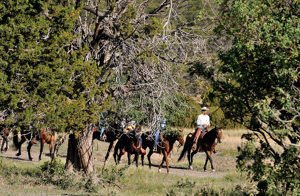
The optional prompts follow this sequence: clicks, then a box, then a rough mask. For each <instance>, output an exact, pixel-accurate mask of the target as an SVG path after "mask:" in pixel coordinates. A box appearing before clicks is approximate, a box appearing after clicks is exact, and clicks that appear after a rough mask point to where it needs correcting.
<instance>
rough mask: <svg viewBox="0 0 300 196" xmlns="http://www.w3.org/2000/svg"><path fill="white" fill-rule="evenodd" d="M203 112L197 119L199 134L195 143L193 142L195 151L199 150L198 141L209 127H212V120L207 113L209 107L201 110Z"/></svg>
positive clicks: (196, 135) (195, 138)
mask: <svg viewBox="0 0 300 196" xmlns="http://www.w3.org/2000/svg"><path fill="white" fill-rule="evenodd" d="M201 111H202V114H200V115H199V116H198V118H197V132H196V134H195V137H194V141H193V142H194V143H193V147H192V149H193V150H196V149H197V141H198V138H199V136H200V134H201V133H202V131H203V130H205V129H207V127H210V118H209V116H208V115H207V111H208V109H207V107H203V108H201Z"/></svg>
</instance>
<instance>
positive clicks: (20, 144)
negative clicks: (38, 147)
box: [16, 135, 26, 156]
mask: <svg viewBox="0 0 300 196" xmlns="http://www.w3.org/2000/svg"><path fill="white" fill-rule="evenodd" d="M25 141H26V137H25V136H23V135H22V136H21V141H20V142H19V143H18V148H19V152H18V153H17V154H16V156H20V155H21V147H22V144H23V143H24V142H25Z"/></svg>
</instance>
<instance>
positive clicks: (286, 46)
mask: <svg viewBox="0 0 300 196" xmlns="http://www.w3.org/2000/svg"><path fill="white" fill-rule="evenodd" d="M219 13H221V14H220V17H219V18H218V19H219V21H220V23H219V25H218V26H217V28H216V29H215V30H216V32H217V33H218V34H219V35H223V36H224V35H226V36H227V38H228V40H232V42H230V43H231V44H232V46H231V47H230V48H229V49H227V50H221V51H220V52H219V58H220V60H221V62H222V64H221V66H220V69H219V75H218V76H219V77H218V78H217V79H216V80H215V81H214V86H213V88H214V89H215V90H216V91H215V92H214V93H215V94H216V95H217V96H218V97H219V98H220V100H221V104H222V107H223V109H224V111H225V114H226V115H227V117H229V118H232V119H233V120H235V121H236V122H238V123H241V124H243V125H244V126H245V127H246V128H248V129H249V130H251V131H252V133H251V134H247V135H244V136H243V137H245V138H246V139H247V140H248V141H249V142H248V145H246V147H244V148H242V149H240V155H239V156H238V160H237V163H238V166H239V168H240V169H246V170H247V171H248V172H249V178H251V179H252V180H254V181H256V182H258V185H257V186H258V189H259V191H260V193H262V194H265V193H268V194H278V193H286V192H288V191H290V192H297V191H299V185H300V183H299V181H298V180H296V179H299V176H298V175H299V169H300V165H299V158H298V157H299V149H298V148H295V147H294V146H297V147H299V145H297V144H296V142H297V141H299V139H300V135H299V130H297V129H296V127H297V123H298V122H299V117H300V107H299V106H300V105H299V104H300V100H299V99H300V89H299V88H300V83H299V76H300V74H299V51H298V50H299V40H298V37H299V35H300V31H299V29H300V28H299V19H300V18H299V17H300V12H299V2H297V1H281V0H278V1H261V0H254V1H227V0H224V1H222V3H221V4H220V12H219ZM287 138H289V139H287ZM256 139H257V140H258V141H259V145H258V146H255V145H254V144H255V143H254V141H256ZM270 140H271V141H273V142H275V143H276V144H277V145H278V146H280V150H276V149H275V148H274V147H273V146H272V145H271V143H270Z"/></svg>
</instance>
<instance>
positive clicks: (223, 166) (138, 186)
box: [0, 129, 248, 196]
mask: <svg viewBox="0 0 300 196" xmlns="http://www.w3.org/2000/svg"><path fill="white" fill-rule="evenodd" d="M191 131H192V129H184V134H185V135H187V134H188V133H189V132H191ZM245 132H246V130H224V132H223V143H221V144H218V145H217V148H218V149H219V152H218V153H217V154H214V155H213V161H214V165H215V168H216V171H217V173H219V174H220V176H221V177H218V178H215V177H206V178H199V177H193V176H187V175H174V173H173V172H174V170H173V172H172V168H173V169H174V168H181V169H182V168H187V167H188V161H187V159H186V158H185V159H184V160H183V161H182V162H179V163H178V162H177V158H178V156H179V154H180V152H181V150H182V148H180V149H179V150H177V148H175V149H174V150H173V151H172V155H171V157H170V159H169V160H170V166H171V173H172V174H171V175H167V174H166V173H162V174H159V173H158V172H157V171H156V170H155V171H153V170H149V169H148V165H146V166H145V167H144V168H143V167H139V168H136V167H129V168H127V167H126V165H127V157H126V156H123V159H122V160H123V161H122V164H121V165H120V166H117V167H116V166H115V164H114V161H113V159H111V160H110V164H109V166H108V173H107V174H106V176H101V174H100V171H101V170H102V165H103V161H104V156H105V154H106V150H107V148H108V143H104V142H100V141H95V142H94V144H93V148H94V155H95V162H96V168H97V171H98V172H97V174H98V175H99V176H100V177H111V178H115V179H116V180H115V183H116V184H118V185H119V186H120V187H122V190H121V189H119V188H117V187H116V186H113V184H107V183H104V184H103V185H102V186H99V187H98V190H97V192H95V193H93V192H88V193H87V192H85V190H77V191H76V194H77V195H80V194H89V195H99V194H101V195H121V196H122V195H167V194H170V193H171V192H172V191H173V192H174V193H176V195H195V194H196V193H198V192H201V191H202V190H203V189H206V188H209V189H211V190H212V189H213V190H215V191H216V192H218V191H219V192H223V193H224V190H225V192H226V190H233V189H235V187H236V186H242V187H243V186H245V184H247V183H248V182H247V181H245V179H244V178H242V176H241V174H240V173H239V172H237V171H236V168H235V165H236V164H235V159H236V158H235V156H236V153H237V150H236V149H237V146H239V145H241V135H242V134H243V133H245ZM11 141H12V140H11ZM10 150H11V149H10ZM38 151H39V143H38V144H37V145H34V146H33V153H38ZM23 153H26V145H24V148H23ZM44 153H47V154H48V153H49V148H48V145H46V146H45V148H44ZM58 155H59V158H60V159H61V160H62V161H65V157H66V155H67V142H65V143H64V144H63V145H62V147H61V148H60V149H59V152H58ZM34 156H35V155H34ZM43 157H45V158H44V160H49V157H46V156H45V154H43ZM34 158H35V157H34ZM161 160H162V156H160V155H155V156H153V160H152V162H153V164H154V165H158V164H159V163H160V162H161ZM204 161H205V154H204V153H197V154H196V155H195V156H194V170H195V171H201V172H202V170H203V165H204ZM34 163H35V164H32V163H31V162H25V163H24V162H21V161H18V160H7V159H5V163H4V165H6V166H7V167H10V166H12V165H13V166H14V167H16V168H19V169H20V170H27V171H28V172H29V173H30V172H31V171H35V168H37V167H38V166H39V165H41V164H42V163H43V162H34ZM145 163H146V164H148V161H147V160H145ZM124 166H125V167H124ZM208 167H210V164H209V165H208ZM155 168H156V167H155ZM164 170H165V168H164ZM109 175H111V176H109ZM222 176H223V177H222ZM17 178H24V177H22V176H20V174H17V176H15V177H13V179H16V180H13V181H11V183H8V182H6V181H5V179H4V176H2V175H0V184H1V186H2V188H1V192H2V190H3V191H5V195H8V194H11V195H18V194H21V193H22V195H24V194H25V195H36V194H50V195H53V194H59V195H60V194H75V192H74V189H73V190H72V189H66V190H61V189H59V188H58V187H56V186H55V185H53V184H48V185H37V184H35V183H34V182H35V181H36V180H38V179H36V177H33V179H30V178H28V180H27V181H26V180H24V179H23V180H21V181H18V180H17ZM66 180H67V179H66ZM78 180H80V177H78ZM24 182H28V183H26V184H24ZM193 184H195V186H192V185H193ZM6 191H7V192H6ZM6 193H7V194H6Z"/></svg>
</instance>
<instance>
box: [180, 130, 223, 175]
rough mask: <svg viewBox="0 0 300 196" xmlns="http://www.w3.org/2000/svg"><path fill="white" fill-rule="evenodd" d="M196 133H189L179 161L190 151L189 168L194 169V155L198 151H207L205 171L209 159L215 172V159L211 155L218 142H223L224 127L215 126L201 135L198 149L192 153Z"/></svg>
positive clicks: (188, 155)
mask: <svg viewBox="0 0 300 196" xmlns="http://www.w3.org/2000/svg"><path fill="white" fill-rule="evenodd" d="M195 133H196V132H195ZM195 133H194V134H192V133H190V134H188V135H187V137H186V140H185V144H184V147H183V150H182V152H181V154H180V156H179V158H178V161H180V160H181V159H182V158H183V157H184V156H185V154H186V152H187V153H188V154H187V157H188V161H189V168H190V169H191V170H192V169H193V166H192V164H193V156H194V155H195V154H196V153H197V152H200V151H203V152H205V153H206V160H205V164H204V171H206V164H207V161H208V160H209V161H210V164H211V169H212V171H213V172H214V171H215V170H214V166H213V161H212V158H211V155H212V153H213V152H214V150H215V147H216V145H217V142H218V143H222V127H219V128H217V127H215V128H213V129H212V130H210V131H209V132H207V133H206V134H205V135H204V136H203V138H202V136H201V135H200V137H199V139H198V142H197V149H196V150H194V151H193V152H192V153H191V150H192V146H193V139H194V136H195ZM216 139H217V142H216ZM215 151H216V150H215Z"/></svg>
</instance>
